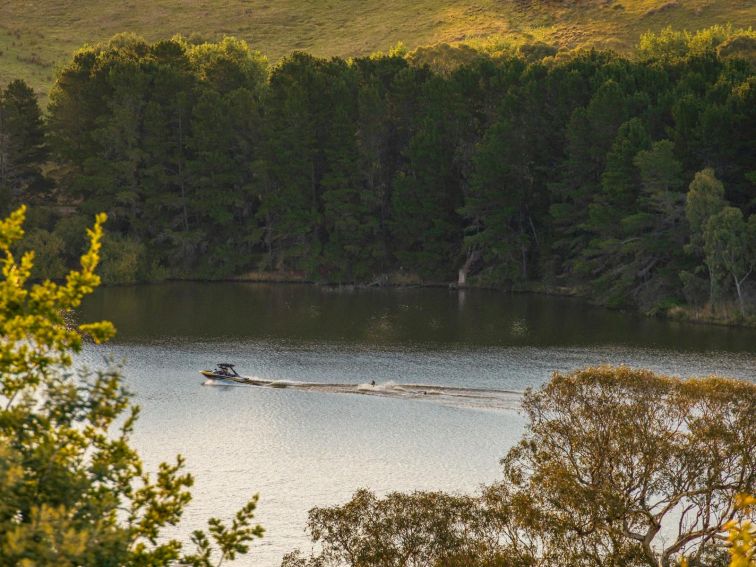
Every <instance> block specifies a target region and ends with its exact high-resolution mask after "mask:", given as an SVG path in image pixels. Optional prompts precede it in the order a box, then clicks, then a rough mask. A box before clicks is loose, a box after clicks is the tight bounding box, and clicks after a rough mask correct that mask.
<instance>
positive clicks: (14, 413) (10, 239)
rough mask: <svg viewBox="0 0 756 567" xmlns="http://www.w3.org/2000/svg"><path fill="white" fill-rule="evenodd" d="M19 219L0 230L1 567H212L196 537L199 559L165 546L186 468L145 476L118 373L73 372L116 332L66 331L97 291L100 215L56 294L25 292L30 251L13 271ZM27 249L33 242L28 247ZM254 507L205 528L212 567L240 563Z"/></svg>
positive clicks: (48, 284)
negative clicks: (84, 353)
mask: <svg viewBox="0 0 756 567" xmlns="http://www.w3.org/2000/svg"><path fill="white" fill-rule="evenodd" d="M24 216H25V208H24V207H22V208H20V209H18V210H17V211H15V212H14V213H12V214H11V215H10V216H9V217H8V218H7V219H5V220H3V221H0V254H2V279H0V333H2V336H3V341H2V343H1V344H0V457H2V458H0V563H2V564H3V565H29V566H31V565H62V566H67V565H71V566H73V565H103V566H108V565H113V566H116V565H118V566H121V565H155V566H157V565H171V564H175V563H176V562H177V561H181V562H182V563H183V564H186V565H196V566H208V565H211V564H214V563H213V561H214V556H213V553H214V549H213V548H211V545H210V543H209V538H208V536H206V535H205V534H204V533H203V532H197V533H195V536H194V541H195V543H196V544H197V546H198V554H196V555H190V556H184V557H182V545H181V543H180V542H179V541H177V540H173V539H166V538H165V537H163V536H162V532H163V530H164V528H165V527H166V526H169V525H175V524H177V523H178V521H179V520H180V518H181V514H182V511H183V509H184V507H185V506H186V504H188V502H189V501H190V499H191V494H190V492H189V491H188V489H189V488H190V487H191V485H192V483H193V479H192V477H191V475H188V474H185V473H184V472H183V471H182V469H183V465H184V461H183V458H181V457H180V456H179V457H177V459H176V462H175V464H167V463H162V464H160V466H159V468H158V472H157V473H156V474H155V475H154V476H152V475H150V474H148V473H147V472H146V471H145V470H144V466H143V463H142V461H141V459H140V457H139V455H138V453H137V452H136V451H135V450H134V449H133V448H132V447H131V446H130V436H131V433H132V431H133V428H134V423H135V421H136V419H137V416H138V413H139V409H138V408H137V407H136V406H133V405H132V404H131V402H130V395H129V393H128V392H127V391H126V390H125V389H124V387H123V385H122V380H121V376H120V375H119V373H118V371H117V370H113V369H109V370H105V371H98V372H90V371H88V370H85V369H80V370H78V371H77V372H74V370H73V369H72V355H73V354H74V353H77V352H79V351H80V350H81V346H82V342H83V340H84V339H85V337H89V338H90V339H91V340H93V341H94V342H95V343H100V342H103V341H106V340H107V339H108V338H109V337H111V336H112V335H113V334H114V332H115V329H114V328H113V326H112V325H111V324H110V323H108V322H99V323H87V324H80V325H76V324H72V323H71V321H72V320H73V311H74V310H75V309H76V308H77V307H78V306H79V305H80V304H81V301H82V300H83V299H84V297H86V296H87V295H89V294H91V293H92V292H93V291H94V289H95V288H96V287H97V286H98V285H99V284H100V278H99V276H97V274H95V269H96V268H97V265H98V262H99V257H100V250H101V240H102V235H103V233H102V224H103V223H104V222H105V215H104V214H100V215H97V217H96V221H95V225H94V228H92V229H91V230H88V236H89V247H88V249H87V250H86V251H85V252H84V254H83V255H82V256H81V267H80V269H79V270H77V271H71V272H68V273H67V274H65V277H64V281H63V283H60V284H57V283H54V282H52V281H50V280H45V281H44V282H42V283H37V284H33V285H29V283H28V282H29V278H30V277H31V275H32V273H33V269H34V257H35V252H34V251H33V250H27V251H26V252H25V253H24V254H23V255H22V256H21V258H20V259H18V260H17V259H16V257H15V256H14V254H13V252H12V246H13V245H14V243H16V242H18V241H19V240H20V239H21V238H22V237H23V234H24V232H23V229H22V224H23V221H24ZM47 236H48V237H49V234H48V235H47ZM35 242H36V243H39V242H40V236H39V235H37V236H36V237H35V238H33V239H32V240H31V241H29V240H27V241H26V243H25V245H26V246H27V247H28V246H29V245H33V244H34V243H35ZM61 246H62V244H61ZM48 268H49V266H48ZM256 503H257V497H254V498H253V499H252V500H251V501H250V502H249V503H248V504H247V505H246V506H245V507H244V508H242V510H240V511H239V512H238V513H237V515H236V517H235V518H234V520H233V521H232V523H231V525H230V526H226V525H225V524H223V523H222V522H221V521H220V520H217V519H212V520H211V521H210V527H209V532H210V537H212V540H213V541H214V543H215V547H217V548H218V553H219V555H220V557H219V558H218V562H217V563H215V564H218V565H219V564H220V563H221V562H222V561H223V560H224V559H234V558H235V557H236V556H237V555H238V554H243V553H246V552H247V551H248V543H249V542H250V541H252V540H253V539H254V538H257V537H260V536H261V535H262V528H261V527H259V526H252V524H251V520H252V517H253V512H254V510H255V506H256Z"/></svg>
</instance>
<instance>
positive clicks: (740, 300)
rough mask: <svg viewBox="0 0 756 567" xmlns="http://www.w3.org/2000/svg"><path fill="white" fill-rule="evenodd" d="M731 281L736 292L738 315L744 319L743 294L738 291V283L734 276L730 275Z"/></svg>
mask: <svg viewBox="0 0 756 567" xmlns="http://www.w3.org/2000/svg"><path fill="white" fill-rule="evenodd" d="M732 279H733V280H735V290H736V291H737V292H738V306H739V307H740V314H741V315H742V316H743V317H745V305H743V292H742V290H741V289H740V282H739V281H738V277H737V276H736V275H735V274H732Z"/></svg>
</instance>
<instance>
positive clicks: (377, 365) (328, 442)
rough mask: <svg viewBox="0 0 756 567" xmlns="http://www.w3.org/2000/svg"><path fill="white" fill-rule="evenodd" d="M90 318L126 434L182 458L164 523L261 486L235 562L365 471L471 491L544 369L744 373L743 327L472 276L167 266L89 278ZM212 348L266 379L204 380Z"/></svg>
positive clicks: (160, 456)
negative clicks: (114, 281)
mask: <svg viewBox="0 0 756 567" xmlns="http://www.w3.org/2000/svg"><path fill="white" fill-rule="evenodd" d="M102 318H104V319H109V320H111V321H113V322H114V323H115V325H116V327H117V329H118V335H117V337H116V339H115V340H113V341H112V342H111V343H110V344H108V345H106V346H103V347H94V346H91V345H90V346H87V347H86V348H85V350H84V352H83V353H82V356H81V360H82V362H83V363H85V364H87V365H89V366H92V367H99V366H102V365H103V359H104V358H103V357H113V358H114V359H116V360H125V362H124V365H125V366H124V375H125V383H126V385H127V387H128V388H129V389H130V390H131V391H132V392H134V395H135V401H136V402H137V403H138V404H139V405H140V406H141V407H142V414H141V418H140V420H139V422H138V424H137V428H136V431H135V435H134V445H135V446H136V447H137V448H138V449H139V451H140V453H141V454H142V456H143V458H144V460H145V462H146V463H147V465H148V468H149V469H150V470H155V469H156V465H157V463H158V462H159V461H160V460H168V459H172V456H173V455H175V454H176V453H182V454H184V455H185V456H186V457H187V468H188V470H189V471H190V472H191V473H192V474H193V475H194V476H195V480H196V484H195V486H194V489H193V494H194V500H193V502H192V504H191V505H190V507H189V508H188V509H187V512H186V514H185V517H184V522H183V523H182V525H181V527H180V528H179V529H178V530H176V531H175V532H172V534H171V535H176V536H177V537H182V538H183V539H186V536H188V534H190V533H191V530H192V529H195V528H197V527H202V525H203V523H204V520H206V519H207V518H208V517H210V516H212V515H216V516H220V517H222V518H227V517H228V516H229V515H230V514H231V513H232V512H234V511H235V510H236V509H237V508H238V507H239V506H240V505H241V504H242V503H243V502H244V501H245V500H246V499H247V498H248V497H249V496H250V495H252V494H254V493H256V492H259V493H260V503H259V506H258V514H257V520H259V522H260V523H262V524H263V525H264V527H265V528H266V534H265V537H264V538H263V539H262V540H259V541H258V542H256V543H255V544H254V545H253V550H252V552H251V553H250V555H249V556H247V557H246V558H243V559H241V560H239V561H237V563H236V564H237V565H257V566H261V567H273V566H275V565H279V564H280V559H281V556H282V555H283V554H284V553H285V552H287V551H289V550H292V549H293V548H295V547H300V548H302V549H303V550H304V551H307V550H309V548H310V544H309V540H308V538H307V537H306V534H305V532H304V527H305V523H306V519H307V511H308V510H309V509H310V508H312V507H313V506H323V505H331V504H337V503H343V502H345V501H346V500H347V499H348V498H349V497H350V495H351V494H352V493H353V492H354V491H355V490H356V489H358V488H360V487H367V488H370V489H372V490H375V491H376V492H378V493H381V494H385V493H386V492H389V491H392V490H420V489H423V490H447V491H458V492H469V491H474V490H475V489H476V488H477V487H478V486H479V485H480V484H482V483H487V482H490V481H493V480H496V479H497V478H499V476H500V468H499V463H498V461H499V459H500V458H501V457H502V456H504V454H505V453H506V451H507V449H508V448H509V447H511V446H512V445H513V444H514V443H516V441H517V440H518V438H519V437H520V435H521V434H522V432H523V427H524V421H523V419H522V417H521V416H520V415H519V414H518V412H517V406H518V404H517V398H518V396H519V393H521V392H522V391H524V390H525V389H526V388H528V387H537V386H539V385H541V384H543V383H544V382H546V381H547V380H548V379H549V376H550V374H551V372H552V371H554V370H561V371H567V370H571V369H573V368H578V367H582V366H587V365H597V364H604V363H612V364H627V365H630V366H635V367H644V368H650V369H652V370H655V371H659V372H664V373H668V374H675V375H681V376H695V375H707V374H712V373H718V374H722V375H728V376H733V377H738V378H745V379H751V380H753V379H754V377H755V376H756V330H754V329H734V328H727V327H717V326H709V325H694V324H686V323H677V322H670V321H663V320H658V319H651V318H645V317H642V316H640V315H637V314H634V313H623V312H619V311H610V310H606V309H601V308H596V307H592V306H590V305H587V304H585V303H584V302H581V301H579V300H576V299H570V298H558V297H548V296H539V295H525V294H507V293H500V292H495V291H485V290H466V291H451V290H447V289H440V288H438V289H435V288H434V289H429V288H426V289H420V288H408V289H360V288H332V287H321V286H308V285H283V284H276V285H269V284H251V283H194V282H181V283H178V282H177V283H165V284H157V285H140V286H133V287H111V288H101V289H99V290H97V292H96V293H95V294H94V296H92V297H91V298H89V299H88V300H87V301H86V302H85V304H84V306H83V307H82V309H81V319H82V321H94V320H98V319H102ZM218 362H232V363H235V364H236V365H237V370H238V371H239V372H240V373H241V374H243V375H245V376H254V377H257V378H260V379H262V380H265V381H271V382H272V385H275V386H278V387H260V386H247V385H237V386H218V385H214V386H211V385H206V384H204V383H205V380H204V378H203V377H202V376H200V375H199V374H198V370H201V369H204V368H212V367H213V366H214V365H215V364H216V363H218ZM373 381H374V382H375V386H373V385H372V382H373ZM303 383H305V384H303ZM404 385H415V386H407V387H404ZM284 386H285V387H284Z"/></svg>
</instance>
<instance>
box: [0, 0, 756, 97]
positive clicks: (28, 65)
mask: <svg viewBox="0 0 756 567" xmlns="http://www.w3.org/2000/svg"><path fill="white" fill-rule="evenodd" d="M727 22H731V23H733V24H734V25H736V26H737V27H748V26H752V25H753V26H756V4H754V3H753V2H744V1H742V0H717V1H716V2H715V1H713V0H684V1H683V0H580V1H578V2H558V1H556V0H415V1H414V2H407V1H400V0H382V1H380V2H379V1H376V0H360V1H354V0H275V1H274V0H191V1H186V0H126V1H125V2H124V1H115V0H99V1H95V0H78V1H77V2H70V1H68V0H44V1H42V0H37V1H35V2H33V3H28V2H19V1H8V2H2V3H0V52H2V54H1V55H0V84H2V83H5V82H7V81H8V80H9V79H11V78H16V77H22V78H24V79H26V80H27V81H28V82H29V83H31V84H32V85H33V86H34V87H35V89H37V90H39V91H41V92H46V91H47V89H48V88H49V86H50V84H51V82H52V80H53V77H54V72H55V68H56V66H57V65H59V64H60V63H61V62H62V61H64V60H65V59H66V58H67V57H68V56H69V55H70V53H71V52H72V51H73V50H74V49H75V48H76V47H78V46H79V45H81V44H83V43H85V42H95V41H100V40H103V39H106V38H108V37H110V36H111V35H113V34H115V33H118V32H121V31H133V32H136V33H139V34H141V35H144V36H145V37H146V38H147V39H151V40H154V39H157V38H159V37H170V36H171V35H173V34H175V33H182V34H184V35H191V34H193V33H194V34H199V35H200V36H203V37H205V38H207V39H218V38H219V37H222V36H223V35H235V36H238V37H241V38H243V39H246V40H247V41H249V42H250V43H251V44H252V45H253V46H254V47H255V48H257V49H260V50H261V51H262V52H263V53H265V54H266V55H267V56H268V57H269V58H270V59H271V61H274V62H275V61H277V60H278V59H280V58H281V57H283V56H284V55H286V54H288V53H290V52H291V51H293V50H306V51H309V52H311V53H313V54H315V55H320V56H332V55H339V56H355V55H365V54H369V53H372V52H375V51H379V50H380V51H385V50H387V49H388V48H389V47H390V46H392V45H394V44H396V43H397V42H398V41H402V42H404V44H405V45H407V47H409V48H410V49H413V48H415V47H417V46H421V45H430V44H434V43H438V42H452V43H457V42H465V43H470V42H472V43H475V42H478V43H480V42H483V41H488V40H491V38H505V39H506V40H507V41H515V42H522V41H545V42H549V43H556V44H558V45H560V46H564V47H569V48H572V47H581V46H582V47H584V46H594V45H595V46H597V47H608V48H612V49H616V50H619V51H627V50H630V49H632V47H633V46H634V45H635V44H636V43H637V41H638V37H639V36H640V34H641V33H643V32H645V31H649V30H652V31H658V30H660V29H662V28H663V27H665V26H668V25H671V26H673V27H675V28H687V29H691V30H693V29H699V28H702V27H707V26H710V25H713V24H718V23H727Z"/></svg>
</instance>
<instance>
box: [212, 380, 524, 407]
mask: <svg viewBox="0 0 756 567" xmlns="http://www.w3.org/2000/svg"><path fill="white" fill-rule="evenodd" d="M204 384H205V385H233V386H237V385H248V386H258V387H263V388H286V389H292V390H304V391H310V392H324V393H330V394H360V395H367V396H380V397H388V398H405V399H415V400H422V401H429V402H435V403H440V404H444V405H449V406H454V407H465V408H474V409H489V410H517V409H518V408H519V407H520V401H521V399H522V392H516V391H512V390H496V389H483V388H463V387H459V386H438V385H429V384H398V383H396V382H395V381H393V380H389V381H388V382H382V383H370V384H368V383H362V384H338V383H337V384H334V383H329V382H300V381H297V380H266V379H264V378H260V377H258V376H240V377H234V378H224V379H209V380H207V381H206V382H204Z"/></svg>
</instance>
